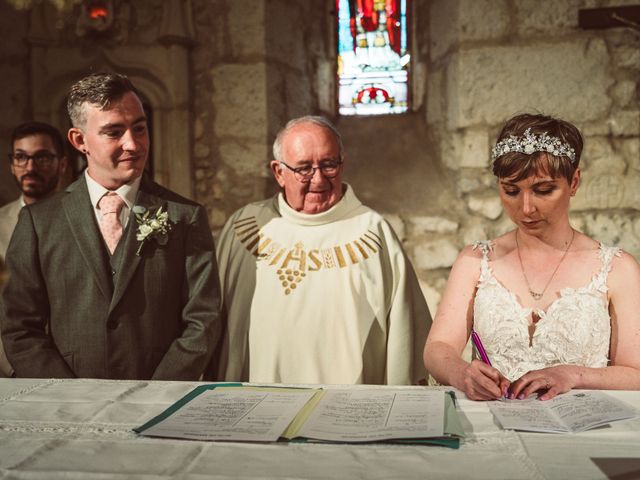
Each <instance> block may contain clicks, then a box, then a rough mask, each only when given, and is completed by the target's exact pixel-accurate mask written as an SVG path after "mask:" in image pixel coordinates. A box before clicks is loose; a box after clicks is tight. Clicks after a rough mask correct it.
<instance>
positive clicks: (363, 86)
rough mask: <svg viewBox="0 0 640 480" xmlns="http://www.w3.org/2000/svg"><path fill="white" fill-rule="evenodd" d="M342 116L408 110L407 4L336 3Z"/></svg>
mask: <svg viewBox="0 0 640 480" xmlns="http://www.w3.org/2000/svg"><path fill="white" fill-rule="evenodd" d="M336 5H337V8H338V81H339V89H338V97H339V98H338V103H339V112H340V114H342V115H380V114H390V113H402V112H405V111H407V109H408V91H409V89H408V78H409V75H408V68H409V58H410V57H409V52H408V49H407V26H406V25H407V12H406V11H407V0H336Z"/></svg>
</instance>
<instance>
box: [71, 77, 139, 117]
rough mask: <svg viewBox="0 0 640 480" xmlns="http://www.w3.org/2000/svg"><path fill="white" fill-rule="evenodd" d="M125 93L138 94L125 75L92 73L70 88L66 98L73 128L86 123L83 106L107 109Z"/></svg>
mask: <svg viewBox="0 0 640 480" xmlns="http://www.w3.org/2000/svg"><path fill="white" fill-rule="evenodd" d="M127 92H133V93H135V94H136V95H137V94H138V92H137V91H136V89H135V87H134V86H133V84H132V83H131V80H129V79H128V78H127V77H126V76H125V75H121V74H119V73H105V72H102V73H92V74H91V75H88V76H86V77H84V78H83V79H81V80H78V81H77V82H76V83H74V84H73V85H72V86H71V89H70V90H69V96H68V97H67V111H68V112H69V118H71V123H72V124H73V126H74V127H77V128H80V127H82V126H84V124H85V122H86V120H87V119H86V115H85V111H84V107H83V105H84V104H85V103H89V104H91V105H94V106H97V107H98V108H99V109H100V110H105V109H107V108H109V105H110V104H111V102H113V101H115V100H119V99H120V98H122V96H123V95H124V94H125V93H127Z"/></svg>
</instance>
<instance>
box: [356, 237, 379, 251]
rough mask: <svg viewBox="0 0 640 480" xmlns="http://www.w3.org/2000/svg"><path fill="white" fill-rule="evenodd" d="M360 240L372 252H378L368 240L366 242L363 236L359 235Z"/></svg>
mask: <svg viewBox="0 0 640 480" xmlns="http://www.w3.org/2000/svg"><path fill="white" fill-rule="evenodd" d="M360 241H361V242H362V243H364V244H365V245H366V246H367V247H369V249H370V250H371V251H372V252H373V253H378V250H376V249H375V247H373V246H372V245H371V244H370V243H369V242H367V241H366V240H365V239H364V237H360Z"/></svg>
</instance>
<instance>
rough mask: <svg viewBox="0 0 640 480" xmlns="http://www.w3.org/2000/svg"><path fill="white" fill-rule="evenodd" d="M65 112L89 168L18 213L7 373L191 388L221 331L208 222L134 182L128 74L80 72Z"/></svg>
mask: <svg viewBox="0 0 640 480" xmlns="http://www.w3.org/2000/svg"><path fill="white" fill-rule="evenodd" d="M67 107H68V110H69V116H70V117H71V122H72V124H73V127H72V128H71V129H70V130H69V133H68V137H69V140H70V142H71V144H72V145H73V146H74V147H75V148H76V149H78V150H79V151H80V152H82V153H83V154H84V156H85V157H86V159H87V164H88V167H87V169H86V171H85V172H84V174H83V175H82V176H81V177H80V179H78V180H77V181H76V182H75V183H73V184H72V185H71V186H69V188H67V189H66V191H64V192H60V193H58V194H57V195H55V196H54V197H52V198H51V199H49V200H47V201H44V202H40V203H37V204H34V205H28V206H27V207H25V208H24V209H23V210H22V212H21V214H20V219H19V221H18V225H17V227H16V230H15V233H14V235H13V238H12V241H11V244H10V246H9V250H8V253H7V265H8V267H9V271H10V277H9V281H8V283H7V285H6V288H5V290H4V293H3V300H4V301H3V305H2V308H1V309H0V326H1V327H2V328H1V329H2V340H3V342H4V345H5V348H6V351H7V355H8V357H9V360H10V362H11V364H12V365H13V366H14V368H15V372H16V376H18V377H40V378H46V377H92V378H114V379H154V380H196V379H198V378H199V377H200V375H201V373H202V371H203V369H204V367H205V365H206V364H207V361H208V360H209V356H210V351H211V348H212V342H214V341H215V339H216V338H217V337H218V335H219V334H220V330H221V325H220V318H219V287H218V280H217V278H218V274H217V266H216V260H215V251H214V246H213V239H212V237H211V231H210V229H209V225H208V221H207V215H206V213H205V211H204V209H203V208H202V207H201V206H200V205H198V204H196V203H194V202H191V201H189V200H187V199H185V198H182V197H180V196H179V195H177V194H175V193H173V192H171V191H169V190H166V189H165V188H163V187H161V186H160V185H157V184H156V183H154V182H152V181H151V180H149V179H148V178H147V177H146V176H145V175H143V170H144V167H145V164H146V161H147V155H148V151H149V133H148V130H147V118H146V116H145V113H144V110H143V108H142V103H141V102H140V98H139V97H138V95H137V94H136V91H135V89H134V87H133V85H132V84H131V82H130V81H129V80H128V79H127V77H125V76H123V75H117V74H92V75H89V76H88V77H85V78H83V79H82V80H80V81H79V82H77V83H76V84H74V85H73V86H72V87H71V91H70V93H69V98H68V103H67Z"/></svg>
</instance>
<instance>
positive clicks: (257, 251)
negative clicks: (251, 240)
mask: <svg viewBox="0 0 640 480" xmlns="http://www.w3.org/2000/svg"><path fill="white" fill-rule="evenodd" d="M260 238H264V237H263V236H262V235H260ZM270 243H271V239H270V238H269V237H267V238H265V239H264V241H263V242H262V243H261V244H260V245H258V248H256V249H255V250H254V251H253V255H254V256H256V257H265V256H266V255H267V254H266V252H265V250H266V248H267V245H269V244H270Z"/></svg>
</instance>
